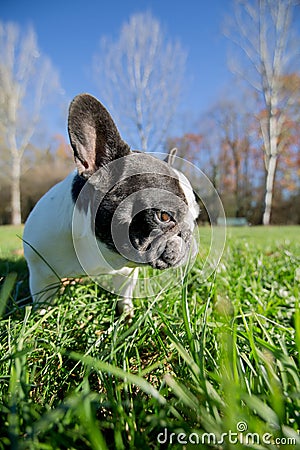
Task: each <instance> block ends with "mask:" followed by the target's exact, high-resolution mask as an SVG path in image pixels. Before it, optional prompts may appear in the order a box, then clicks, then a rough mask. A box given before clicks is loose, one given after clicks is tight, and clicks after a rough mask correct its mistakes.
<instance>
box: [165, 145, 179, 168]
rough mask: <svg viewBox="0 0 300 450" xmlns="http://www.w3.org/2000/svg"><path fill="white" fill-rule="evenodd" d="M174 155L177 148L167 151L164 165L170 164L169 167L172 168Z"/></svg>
mask: <svg viewBox="0 0 300 450" xmlns="http://www.w3.org/2000/svg"><path fill="white" fill-rule="evenodd" d="M176 153H177V148H176V147H175V148H172V149H171V150H170V151H169V154H168V156H167V157H166V159H165V161H166V163H168V164H170V166H173V164H174V162H175V157H176Z"/></svg>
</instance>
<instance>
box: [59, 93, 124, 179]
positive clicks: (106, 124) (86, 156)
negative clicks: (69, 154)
mask: <svg viewBox="0 0 300 450" xmlns="http://www.w3.org/2000/svg"><path fill="white" fill-rule="evenodd" d="M68 131H69V137H70V142H71V145H72V148H73V152H74V157H75V162H76V165H77V168H78V173H79V175H81V176H83V177H84V178H89V177H90V176H91V175H92V174H93V173H95V172H96V171H97V170H98V169H99V168H100V167H103V166H104V165H105V164H107V163H109V162H111V161H113V160H115V159H117V158H121V157H122V156H126V155H128V154H129V153H130V148H129V146H128V145H127V144H126V143H125V142H124V141H123V140H122V139H121V136H120V134H119V132H118V129H117V127H116V125H115V123H114V121H113V119H112V118H111V116H110V114H109V113H108V111H107V110H106V109H105V108H104V106H103V105H102V104H101V103H100V102H99V101H98V100H97V99H96V98H95V97H92V96H91V95H89V94H81V95H78V96H77V97H75V98H74V100H73V101H72V102H71V105H70V108H69V119H68Z"/></svg>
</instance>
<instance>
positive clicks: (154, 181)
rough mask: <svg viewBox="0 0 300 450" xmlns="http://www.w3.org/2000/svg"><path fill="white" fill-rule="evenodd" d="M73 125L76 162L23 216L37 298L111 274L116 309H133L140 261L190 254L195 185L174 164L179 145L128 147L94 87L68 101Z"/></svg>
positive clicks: (165, 263) (168, 260)
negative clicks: (161, 153)
mask: <svg viewBox="0 0 300 450" xmlns="http://www.w3.org/2000/svg"><path fill="white" fill-rule="evenodd" d="M68 133H69V138H70V143H71V147H72V149H73V152H74V159H75V163H76V166H77V169H76V170H75V171H74V172H73V173H71V174H70V175H68V176H67V177H66V178H65V179H64V180H63V181H61V182H60V183H58V184H57V185H55V186H54V187H52V188H51V189H50V190H49V191H48V192H47V193H46V194H45V195H44V196H43V197H42V198H41V199H40V200H39V201H38V203H37V204H36V205H35V207H34V209H33V210H32V211H31V213H30V215H29V217H28V219H27V221H26V224H25V229H24V234H23V242H24V254H25V258H26V260H27V264H28V267H29V273H30V279H29V284H30V291H31V295H32V297H33V301H34V302H35V303H39V304H41V303H44V302H45V301H48V300H49V299H51V298H52V297H53V296H55V294H56V293H57V290H58V289H59V288H60V286H61V284H60V280H61V279H63V278H74V277H81V276H83V275H89V276H92V277H93V276H99V275H101V274H102V275H104V274H113V275H114V277H113V283H114V292H115V293H116V294H117V295H118V309H119V312H120V313H123V312H124V313H126V315H128V316H132V315H133V304H132V298H133V291H134V287H135V285H136V281H137V277H138V269H139V267H140V266H144V265H150V266H152V267H153V268H155V269H168V268H171V267H177V266H180V265H182V264H184V263H185V262H186V261H187V260H188V258H189V254H190V252H191V249H192V247H193V246H194V243H193V230H194V226H195V220H196V218H197V216H198V214H199V208H198V205H197V202H196V200H195V197H194V194H193V189H192V187H191V185H190V183H189V181H188V180H187V178H186V177H185V176H184V175H183V174H182V173H181V172H179V171H177V170H175V169H174V168H173V167H172V165H171V163H172V159H174V152H171V153H170V154H169V156H168V157H167V159H166V160H164V161H163V160H160V159H158V158H156V157H154V156H152V155H150V154H147V153H144V152H140V151H133V150H131V149H130V147H129V145H128V144H127V143H125V142H124V141H123V140H122V138H121V136H120V134H119V131H118V129H117V127H116V125H115V123H114V121H113V119H112V117H111V115H110V114H109V112H108V111H107V110H106V108H105V107H104V106H103V105H102V104H101V103H100V102H99V101H98V100H97V99H96V98H94V97H93V96H91V95H89V94H81V95H78V96H76V97H75V98H74V100H73V101H72V102H71V104H70V108H69V117H68ZM193 251H195V248H194V249H193Z"/></svg>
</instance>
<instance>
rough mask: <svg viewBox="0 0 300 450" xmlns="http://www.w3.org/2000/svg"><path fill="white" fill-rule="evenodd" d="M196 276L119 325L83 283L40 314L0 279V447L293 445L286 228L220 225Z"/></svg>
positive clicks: (299, 262)
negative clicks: (207, 269)
mask: <svg viewBox="0 0 300 450" xmlns="http://www.w3.org/2000/svg"><path fill="white" fill-rule="evenodd" d="M203 231H204V232H205V230H203ZM200 232H201V230H200ZM200 270H201V268H200V265H199V264H196V265H195V266H194V267H193V269H192V270H191V272H190V273H189V274H188V275H187V277H186V279H185V280H184V283H183V284H182V286H178V287H177V288H175V289H173V290H172V291H169V292H165V293H163V294H161V295H159V296H157V297H156V298H149V299H140V300H137V301H136V302H135V303H136V315H135V318H134V320H133V322H132V323H131V324H128V323H126V321H125V320H124V318H123V317H117V316H116V313H115V311H116V299H115V298H114V297H113V296H112V295H110V294H108V293H106V292H104V291H102V290H101V289H100V288H99V287H98V286H97V285H94V284H79V283H74V284H72V283H71V284H69V285H67V286H66V288H65V291H64V292H63V293H62V294H61V295H60V296H59V298H57V301H56V302H55V304H54V305H53V306H51V307H50V308H49V309H46V310H44V311H43V312H42V313H41V311H35V310H33V309H32V307H31V306H30V305H27V306H25V307H22V308H21V307H17V306H16V305H18V304H19V303H18V301H17V300H18V299H17V298H16V296H17V295H19V293H18V292H17V291H16V290H15V289H13V286H12V285H13V283H14V281H15V278H14V275H10V277H8V278H6V280H7V281H6V282H5V283H6V284H2V290H1V293H0V299H1V309H2V311H3V314H4V315H3V318H2V321H1V323H0V391H1V401H0V423H1V424H2V426H1V427H0V449H4V448H7V447H11V448H16V449H79V448H80V449H89V448H92V449H101V450H102V449H116V450H119V449H141V448H145V449H167V448H170V449H171V448H172V449H176V448H178V449H179V448H180V449H182V448H187V449H189V448H201V449H202V448H203V449H205V448H221V449H242V448H247V447H248V448H257V449H265V448H266V449H275V448H279V447H280V445H281V447H282V448H294V449H296V448H300V439H299V436H298V433H297V430H298V429H299V428H300V423H299V422H300V418H299V410H300V395H299V392H300V374H299V352H300V310H299V281H300V240H299V228H297V227H294V228H284V229H279V228H267V229H266V228H243V229H231V230H229V231H228V241H227V246H226V250H225V253H224V256H223V258H222V261H221V264H220V266H219V268H218V270H217V272H216V274H215V275H214V276H213V277H211V278H210V279H209V280H207V281H206V282H205V283H203V284H199V281H198V280H199V278H200V277H199V271H200ZM7 302H8V308H10V306H11V305H12V306H13V308H12V309H13V312H12V313H10V314H9V313H8V312H7V311H6V313H5V312H4V309H3V308H4V307H3V305H4V304H5V303H7ZM230 433H231V434H230ZM234 433H235V434H234ZM165 436H167V439H166V440H167V442H166V443H163V441H164V438H165ZM197 440H198V441H197ZM182 442H186V444H184V445H183V444H182ZM195 442H198V444H197V445H194V443H195ZM217 444H218V445H217Z"/></svg>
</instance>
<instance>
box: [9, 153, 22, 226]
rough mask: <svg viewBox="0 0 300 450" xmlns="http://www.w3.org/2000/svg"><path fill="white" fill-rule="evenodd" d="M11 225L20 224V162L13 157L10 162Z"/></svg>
mask: <svg viewBox="0 0 300 450" xmlns="http://www.w3.org/2000/svg"><path fill="white" fill-rule="evenodd" d="M11 176H12V178H11V223H12V225H20V224H21V189H20V178H21V160H20V158H19V157H14V158H13V161H12V173H11Z"/></svg>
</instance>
